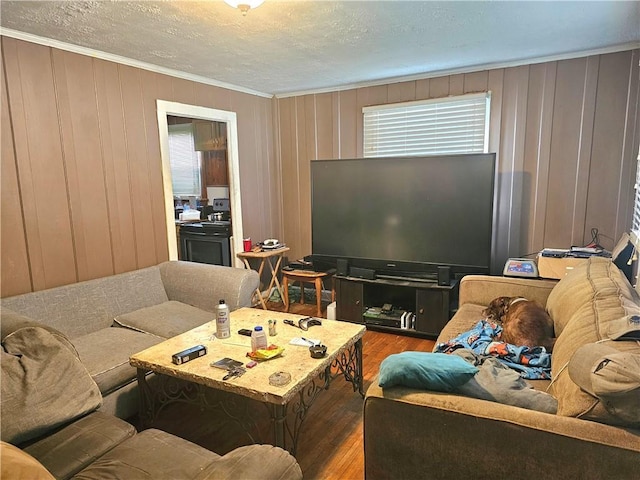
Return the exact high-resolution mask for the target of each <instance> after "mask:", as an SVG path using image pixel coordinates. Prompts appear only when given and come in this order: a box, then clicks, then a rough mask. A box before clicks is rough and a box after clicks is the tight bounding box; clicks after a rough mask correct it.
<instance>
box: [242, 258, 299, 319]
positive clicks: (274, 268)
mask: <svg viewBox="0 0 640 480" xmlns="http://www.w3.org/2000/svg"><path fill="white" fill-rule="evenodd" d="M289 250H290V248H289V247H282V248H276V249H274V250H263V251H262V252H239V253H237V254H236V255H237V256H238V258H240V259H242V261H243V262H244V266H245V267H246V268H247V269H248V270H251V265H250V263H249V260H251V259H259V260H260V267H258V276H259V277H260V278H262V271H263V270H264V266H265V264H267V265H269V269H270V270H271V281H270V282H269V288H267V297H266V298H265V297H263V296H262V292H261V291H260V287H258V288H257V289H256V294H257V295H258V299H259V301H260V305H262V308H263V309H265V310H267V304H266V303H265V300H266V299H268V298H269V297H268V295H270V294H271V289H272V288H273V287H274V285H275V287H276V288H277V289H278V293H280V298H284V297H283V293H282V286H281V285H280V280H278V271H279V270H280V264H281V263H282V256H283V255H284V254H285V253H286V252H288V251H289ZM274 261H275V264H274V263H273V262H274Z"/></svg>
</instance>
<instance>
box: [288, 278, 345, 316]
mask: <svg viewBox="0 0 640 480" xmlns="http://www.w3.org/2000/svg"><path fill="white" fill-rule="evenodd" d="M331 276H333V272H331V271H330V272H312V271H310V270H283V271H282V277H283V278H282V288H283V289H284V297H283V298H284V307H285V311H286V312H288V311H289V282H300V293H301V296H300V303H304V284H305V282H306V283H314V284H315V286H316V306H317V307H318V315H317V316H318V317H320V316H322V281H323V280H324V279H325V278H327V277H331ZM334 300H335V290H334V289H333V287H332V288H331V301H332V302H333V301H334Z"/></svg>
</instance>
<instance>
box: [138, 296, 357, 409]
mask: <svg viewBox="0 0 640 480" xmlns="http://www.w3.org/2000/svg"><path fill="white" fill-rule="evenodd" d="M229 318H230V322H231V336H230V337H229V338H226V339H219V338H216V336H215V331H216V322H215V321H213V322H209V323H206V324H204V325H201V326H199V327H197V328H194V329H193V330H190V331H188V332H186V333H183V334H181V335H178V336H176V337H173V338H170V339H168V340H165V341H164V342H162V343H159V344H157V345H154V346H153V347H150V348H148V349H146V350H143V351H142V352H139V353H136V354H135V355H132V356H131V358H130V359H129V363H130V364H131V365H132V366H134V367H136V368H141V369H146V370H151V371H153V372H156V373H161V374H164V375H170V376H174V377H177V378H180V379H182V380H187V381H191V382H195V383H199V384H202V385H206V386H208V387H211V388H215V389H219V390H225V391H228V392H232V393H235V394H238V395H243V396H245V397H249V398H252V399H254V400H258V401H261V402H268V403H273V404H278V405H284V404H286V403H288V402H289V400H291V398H292V397H293V396H294V395H296V394H297V393H298V392H299V391H300V390H301V389H302V388H303V387H304V386H305V385H307V384H308V383H309V382H311V380H313V379H314V378H316V377H317V376H318V375H320V373H322V372H323V371H324V370H325V369H326V368H327V367H329V366H330V365H331V364H332V363H333V361H334V360H335V359H336V358H338V357H339V355H340V354H341V353H342V352H344V351H345V350H348V349H350V348H351V347H352V346H353V345H354V344H355V343H356V342H357V341H358V340H360V339H361V338H362V336H363V335H364V332H365V330H366V329H365V327H364V326H363V325H357V324H353V323H348V322H341V321H336V320H327V319H321V320H322V325H314V326H312V327H310V328H309V330H308V331H303V330H301V329H299V328H297V327H293V326H290V325H287V324H285V323H283V320H285V319H291V320H293V321H294V323H295V324H296V325H297V323H298V320H299V319H300V318H305V317H304V316H301V315H294V314H289V313H281V312H273V311H269V310H260V309H256V308H241V309H238V310H235V311H233V312H231V314H230V317H229ZM269 320H277V327H276V330H277V335H275V336H268V337H267V341H268V343H269V344H270V345H271V344H275V345H278V346H281V347H284V349H285V350H284V352H283V353H282V355H281V356H279V357H276V358H273V359H271V360H266V361H263V362H258V365H256V366H255V367H254V368H247V369H246V370H247V371H246V373H245V374H244V375H242V376H241V377H232V378H231V379H229V380H222V378H223V377H224V376H225V375H226V373H227V372H226V371H224V370H221V369H218V368H215V367H211V366H210V364H211V363H212V362H215V361H217V360H220V359H221V358H225V357H229V358H232V359H234V360H238V361H240V362H242V363H243V364H246V363H248V362H249V361H250V359H249V358H248V357H247V356H246V354H247V353H248V352H250V351H251V338H250V337H247V336H243V335H240V334H238V333H237V332H238V330H239V329H241V328H246V329H250V330H253V327H255V326H257V325H261V326H262V327H263V329H264V330H265V332H269V328H268V327H269V325H268V321H269ZM294 337H305V338H312V339H317V340H321V341H322V343H323V344H324V345H326V346H327V355H326V356H325V357H324V358H321V359H315V358H311V356H310V354H309V348H308V347H307V346H298V345H291V344H290V343H289V341H290V340H291V339H292V338H294ZM196 345H204V346H205V347H207V354H206V355H204V356H202V357H199V358H196V359H194V360H191V361H190V362H187V363H185V364H182V365H175V364H174V363H172V361H171V356H172V355H173V354H175V353H178V352H180V351H182V350H186V349H187V348H190V347H193V346H196ZM276 372H287V373H289V374H291V382H289V383H288V384H287V385H283V386H273V385H270V384H269V376H270V375H271V374H273V373H276Z"/></svg>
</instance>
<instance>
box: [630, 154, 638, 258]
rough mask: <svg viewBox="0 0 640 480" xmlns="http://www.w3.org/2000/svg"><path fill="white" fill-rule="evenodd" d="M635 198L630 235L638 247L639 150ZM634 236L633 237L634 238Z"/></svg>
mask: <svg viewBox="0 0 640 480" xmlns="http://www.w3.org/2000/svg"><path fill="white" fill-rule="evenodd" d="M634 188H635V191H636V193H635V199H634V204H633V218H632V219H631V233H632V235H631V237H632V241H633V242H634V243H635V246H636V248H639V247H640V152H639V153H638V160H637V164H636V183H635V185H634ZM634 237H635V238H634Z"/></svg>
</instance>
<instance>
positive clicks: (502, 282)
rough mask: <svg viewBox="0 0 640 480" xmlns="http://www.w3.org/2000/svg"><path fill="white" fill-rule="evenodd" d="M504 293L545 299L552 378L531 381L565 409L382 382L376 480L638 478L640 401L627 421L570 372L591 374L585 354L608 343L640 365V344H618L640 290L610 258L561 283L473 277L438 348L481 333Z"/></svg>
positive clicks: (372, 468)
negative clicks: (480, 325)
mask: <svg viewBox="0 0 640 480" xmlns="http://www.w3.org/2000/svg"><path fill="white" fill-rule="evenodd" d="M498 296H513V297H515V296H522V297H526V298H528V299H530V300H537V301H538V302H539V303H540V304H541V305H544V306H545V307H546V309H547V311H548V312H549V314H550V315H551V317H552V318H553V321H554V326H555V334H556V336H557V342H556V345H555V347H554V351H553V354H552V360H551V375H552V381H548V380H532V381H529V384H530V386H532V387H533V388H534V389H535V390H537V391H547V392H548V393H550V394H551V395H552V396H553V397H554V398H555V400H556V401H557V412H556V413H555V414H554V413H543V412H542V411H537V410H531V409H527V408H522V407H518V406H513V405H505V404H501V403H497V402H495V401H488V400H481V399H478V398H470V397H467V396H463V395H459V394H454V393H439V392H432V391H425V390H419V389H414V388H407V387H403V386H394V387H391V388H386V389H382V388H381V387H379V386H378V381H377V380H375V379H374V381H373V384H372V385H371V387H370V388H369V389H368V391H367V394H366V398H365V406H364V444H365V476H366V478H367V479H377V478H380V479H382V478H394V479H400V478H406V479H416V478H466V477H468V478H490V477H495V476H500V477H503V476H504V477H513V478H532V479H534V478H535V479H540V478H562V479H588V478H593V479H602V478H616V479H627V478H628V479H631V478H638V475H639V472H640V402H637V403H636V405H637V408H638V410H633V411H632V412H631V419H629V416H627V417H624V418H621V417H619V416H617V415H615V414H612V412H611V408H610V405H608V404H607V405H605V404H604V403H603V401H601V399H600V398H598V397H596V396H594V395H592V394H589V393H587V392H586V391H585V390H584V389H583V388H581V387H580V386H578V385H577V384H576V383H574V379H572V376H571V375H570V374H569V370H570V367H569V365H570V364H571V367H572V368H573V370H574V371H575V370H576V369H583V368H584V369H586V370H587V371H588V369H589V368H590V367H589V365H583V364H581V363H580V362H583V358H585V356H584V355H582V356H579V355H578V354H577V353H576V352H577V351H578V349H579V348H580V347H582V349H581V352H583V353H584V350H585V349H586V350H587V351H589V350H590V349H596V348H602V347H603V346H606V347H607V348H611V349H615V350H617V351H619V352H627V353H630V354H631V355H632V356H634V359H636V360H637V358H638V355H640V345H639V342H638V341H634V340H629V339H623V338H621V339H618V340H611V338H610V337H612V336H616V335H613V334H614V333H615V330H616V328H618V329H619V326H620V324H621V322H623V321H626V320H625V319H627V318H631V317H628V316H632V315H635V314H640V297H639V296H638V293H637V292H636V291H635V290H634V289H633V288H632V287H631V285H630V284H629V282H628V281H627V280H626V278H625V277H624V275H623V274H622V273H621V272H620V270H618V269H617V267H616V266H615V265H614V264H613V263H611V261H609V260H607V259H603V258H592V259H590V260H589V261H588V262H585V263H584V264H583V265H582V266H579V267H576V268H575V269H574V270H573V271H572V272H571V273H569V274H568V275H567V276H566V277H565V278H563V279H562V280H561V281H559V282H555V281H549V280H534V279H519V278H506V277H490V276H480V275H475V276H467V277H464V278H463V279H462V281H461V284H460V301H459V309H458V311H457V313H456V314H455V315H454V317H453V318H452V319H451V320H450V322H449V323H448V324H447V325H446V326H445V328H444V329H443V330H442V332H441V334H440V336H439V337H438V339H437V342H438V343H439V342H446V341H447V340H450V339H452V338H454V337H456V336H458V335H459V334H460V333H462V332H465V331H468V330H469V329H471V328H472V327H473V326H474V325H475V324H476V323H477V322H478V321H479V320H481V319H482V318H483V315H482V311H483V309H484V308H485V307H486V306H487V304H488V303H489V302H490V301H491V300H492V299H493V298H495V297H498ZM587 358H589V355H587ZM636 395H637V390H636ZM635 398H637V396H636V397H634V399H635Z"/></svg>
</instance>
